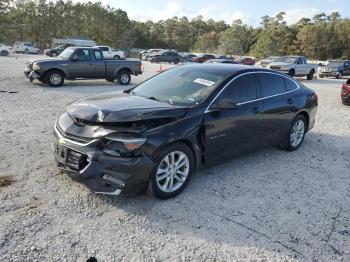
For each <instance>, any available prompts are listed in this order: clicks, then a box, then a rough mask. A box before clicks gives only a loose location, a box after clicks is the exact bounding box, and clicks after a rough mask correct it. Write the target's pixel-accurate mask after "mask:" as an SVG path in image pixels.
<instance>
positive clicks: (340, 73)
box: [335, 71, 343, 79]
mask: <svg viewBox="0 0 350 262" xmlns="http://www.w3.org/2000/svg"><path fill="white" fill-rule="evenodd" d="M342 77H343V72H342V71H340V72H339V74H338V75H337V76H336V77H335V78H337V79H342Z"/></svg>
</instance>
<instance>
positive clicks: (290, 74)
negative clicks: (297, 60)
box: [288, 69, 295, 77]
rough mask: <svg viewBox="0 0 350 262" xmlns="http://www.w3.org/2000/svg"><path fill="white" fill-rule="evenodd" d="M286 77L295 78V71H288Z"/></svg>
mask: <svg viewBox="0 0 350 262" xmlns="http://www.w3.org/2000/svg"><path fill="white" fill-rule="evenodd" d="M288 75H289V76H290V77H294V76H295V70H294V69H291V70H289V72H288Z"/></svg>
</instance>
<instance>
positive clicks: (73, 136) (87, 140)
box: [56, 124, 93, 144]
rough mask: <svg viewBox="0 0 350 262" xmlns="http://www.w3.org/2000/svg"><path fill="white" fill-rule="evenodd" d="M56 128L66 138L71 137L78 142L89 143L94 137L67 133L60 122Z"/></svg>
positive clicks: (70, 138)
mask: <svg viewBox="0 0 350 262" xmlns="http://www.w3.org/2000/svg"><path fill="white" fill-rule="evenodd" d="M56 129H57V131H58V132H59V134H60V135H61V136H62V137H63V138H66V139H69V140H72V141H75V142H78V143H84V144H86V143H89V142H91V141H92V140H93V138H87V137H81V136H76V135H72V134H68V133H65V132H64V131H63V130H62V128H61V127H60V126H59V125H58V124H57V125H56ZM58 138H59V137H58Z"/></svg>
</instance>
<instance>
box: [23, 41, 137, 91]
mask: <svg viewBox="0 0 350 262" xmlns="http://www.w3.org/2000/svg"><path fill="white" fill-rule="evenodd" d="M24 74H25V75H26V76H27V77H28V78H29V79H30V81H33V80H35V79H38V80H39V81H41V82H42V83H44V84H48V85H50V86H52V87H59V86H62V85H63V84H64V79H68V80H74V79H106V80H107V81H109V82H114V81H115V80H117V81H118V83H119V84H121V85H128V84H129V83H130V81H131V75H135V76H137V75H139V74H142V71H141V61H140V60H138V59H134V60H132V59H128V60H107V59H105V58H104V57H103V52H102V50H100V49H98V48H92V47H68V48H67V49H66V50H64V51H63V52H62V53H61V54H60V55H59V56H58V57H56V58H46V59H39V60H34V61H29V62H28V63H27V67H26V68H25V70H24Z"/></svg>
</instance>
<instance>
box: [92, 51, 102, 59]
mask: <svg viewBox="0 0 350 262" xmlns="http://www.w3.org/2000/svg"><path fill="white" fill-rule="evenodd" d="M94 56H95V59H96V60H102V59H103V56H102V52H101V51H97V50H95V51H94Z"/></svg>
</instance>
